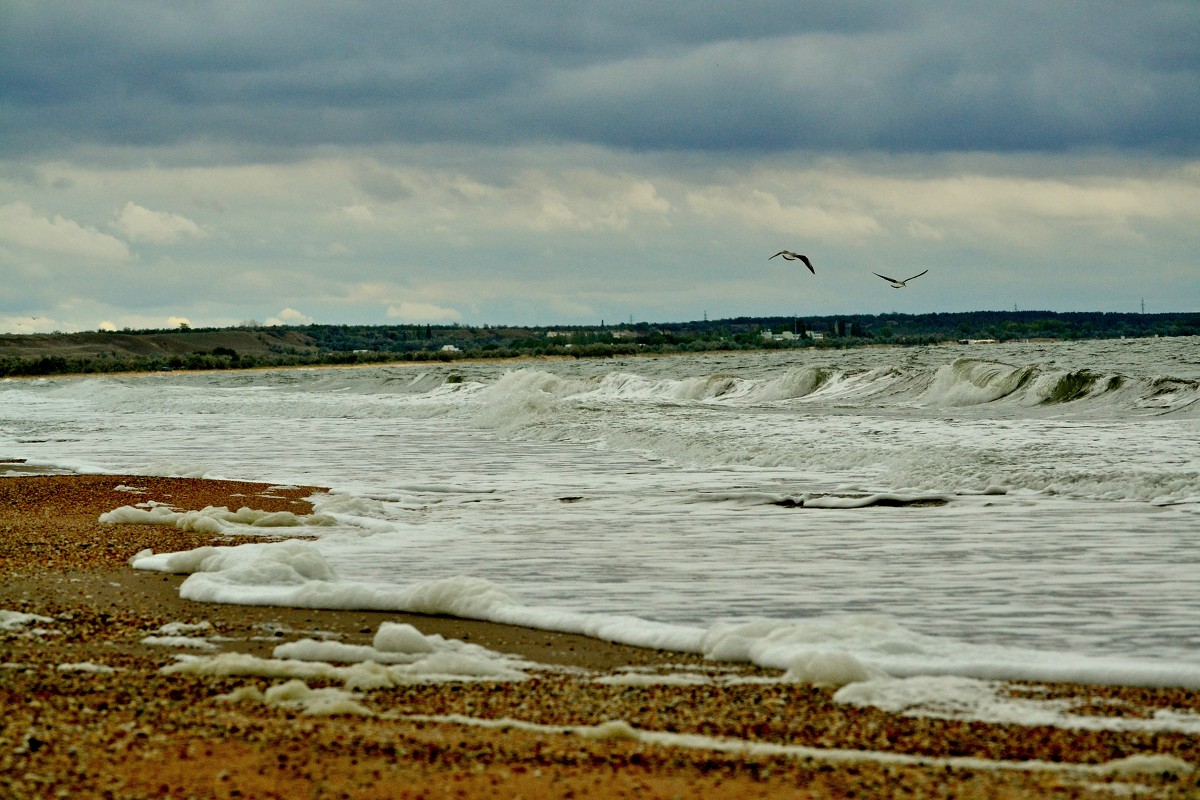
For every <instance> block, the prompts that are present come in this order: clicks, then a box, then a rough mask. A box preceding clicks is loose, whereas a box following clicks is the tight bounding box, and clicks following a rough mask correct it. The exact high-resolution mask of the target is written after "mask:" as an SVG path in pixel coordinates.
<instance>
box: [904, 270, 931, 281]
mask: <svg viewBox="0 0 1200 800" xmlns="http://www.w3.org/2000/svg"><path fill="white" fill-rule="evenodd" d="M925 272H929V270H925ZM925 272H918V273H917V274H916V275H913V276H912V278H905V279H904V282H905V283H908V282H909V281H911V280H912V279H913V278H919V277H921V276H922V275H924V274H925Z"/></svg>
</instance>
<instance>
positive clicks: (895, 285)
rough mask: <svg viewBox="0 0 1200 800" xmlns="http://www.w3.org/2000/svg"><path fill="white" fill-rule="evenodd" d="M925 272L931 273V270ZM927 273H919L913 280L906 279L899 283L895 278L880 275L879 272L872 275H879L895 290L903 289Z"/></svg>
mask: <svg viewBox="0 0 1200 800" xmlns="http://www.w3.org/2000/svg"><path fill="white" fill-rule="evenodd" d="M925 272H929V270H925ZM925 272H918V273H917V274H916V275H913V276H912V278H905V279H904V280H902V281H898V280H896V279H895V278H889V277H888V276H887V275H879V273H878V272H872V273H871V274H872V275H879V277H880V278H883V279H884V280H885V281H887V282H888V283H890V284H891V285H892V288H893V289H903V288H904V287H905V285H906V284H907V283H908V282H909V281H911V280H912V279H913V278H919V277H921V276H922V275H924V274H925Z"/></svg>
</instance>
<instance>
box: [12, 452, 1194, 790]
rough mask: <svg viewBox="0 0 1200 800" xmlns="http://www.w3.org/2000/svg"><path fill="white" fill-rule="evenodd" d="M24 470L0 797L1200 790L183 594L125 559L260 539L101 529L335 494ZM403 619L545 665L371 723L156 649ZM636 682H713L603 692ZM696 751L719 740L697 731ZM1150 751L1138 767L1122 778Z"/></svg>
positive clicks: (420, 696) (1061, 744)
mask: <svg viewBox="0 0 1200 800" xmlns="http://www.w3.org/2000/svg"><path fill="white" fill-rule="evenodd" d="M10 472H12V473H15V474H11V475H10V476H8V477H0V623H3V624H0V711H2V712H3V723H2V727H0V797H5V798H8V797H12V798H45V797H72V798H89V797H114V798H133V797H180V798H184V797H198V798H208V797H214V798H231V797H243V798H245V797H264V798H265V797H281V798H282V797H286V798H294V797H306V798H307V797H319V798H325V797H329V798H337V797H346V798H387V797H397V798H399V797H412V798H416V797H429V798H435V797H465V798H482V797H518V796H523V797H529V798H535V797H594V798H611V797H646V798H660V797H661V798H673V797H680V798H710V797H711V798H735V797H737V798H740V797H766V798H785V797H787V798H792V797H800V798H806V797H809V798H824V797H839V798H840V797H851V796H860V797H892V796H904V797H917V798H921V797H971V798H993V797H994V798H1018V797H1039V796H1050V795H1053V796H1055V797H1097V798H1099V797H1103V798H1113V797H1114V796H1126V795H1129V794H1136V796H1138V797H1194V796H1200V782H1198V781H1200V775H1198V774H1197V773H1195V772H1192V771H1190V769H1189V768H1188V766H1187V765H1200V737H1198V736H1194V735H1187V734H1181V733H1148V732H1144V731H1132V732H1120V733H1118V732H1109V731H1084V730H1065V729H1060V728H1054V727H1048V726H1033V727H1023V726H1016V725H992V724H985V723H979V722H969V721H944V720H932V719H921V718H913V717H906V716H901V715H896V714H889V713H885V712H883V711H880V710H877V709H870V708H867V709H859V708H854V707H848V706H844V705H840V704H837V703H834V702H833V690H832V689H828V688H819V687H812V686H807V685H799V684H793V683H781V682H778V681H775V680H771V681H768V682H761V681H759V682H756V681H755V680H754V679H757V678H771V679H774V678H777V677H778V674H777V673H770V672H768V671H763V670H758V669H754V668H750V667H746V666H745V665H733V664H718V663H712V662H705V661H704V660H702V659H700V658H698V657H695V656H688V655H683V654H679V653H667V652H659V651H653V650H644V649H639V648H632V647H625V646H620V645H614V644H611V643H606V642H602V641H598V640H594V639H589V638H586V637H581V636H570V635H562V634H555V633H547V632H544V631H534V630H527V629H522V628H514V627H510V626H504V625H495V624H491V623H484V622H478V621H471V620H460V619H455V618H450V617H435V616H422V615H411V614H397V613H379V612H355V611H319V610H309V609H287V608H264V607H245V606H223V605H210V604H200V603H194V602H191V601H187V600H182V599H180V597H179V594H178V587H179V584H180V582H181V580H182V579H181V578H180V577H179V576H172V575H162V574H158V573H146V572H140V571H137V570H133V569H132V568H130V567H129V566H128V561H129V558H130V557H131V556H132V555H134V554H135V553H137V552H139V551H141V550H143V549H146V548H152V549H153V550H155V551H156V552H167V551H176V550H184V549H191V548H194V547H199V546H203V545H210V544H213V545H218V546H220V545H228V544H235V543H238V542H239V541H241V540H238V539H230V538H225V537H213V536H212V535H211V534H200V533H195V532H186V531H180V530H177V529H175V528H172V527H162V526H149V525H124V524H122V525H106V524H101V523H99V522H98V519H97V518H98V517H99V515H100V514H101V513H103V512H105V511H109V510H112V509H114V508H117V507H119V506H123V505H132V504H134V503H139V502H147V501H155V502H160V503H166V504H169V505H172V506H173V507H175V508H177V509H179V510H190V509H200V508H204V507H205V506H209V505H212V506H226V507H228V508H231V509H236V508H239V507H241V506H248V507H250V508H254V509H259V510H264V511H279V510H287V511H293V512H295V513H307V512H308V511H310V510H311V508H310V506H309V505H308V504H307V502H305V500H304V498H305V497H307V496H309V495H310V494H311V493H312V492H314V491H316V490H317V487H289V488H283V487H270V486H268V485H266V484H254V483H242V482H229V481H210V480H196V479H178V478H150V477H138V476H92V475H87V476H85V475H51V476H43V475H28V474H19V473H20V470H16V469H13V470H10ZM254 540H255V541H261V538H260V537H254ZM3 612H17V613H20V614H30V615H37V617H39V618H41V619H33V618H21V619H18V618H17V617H15V616H14V615H13V614H11V613H10V614H8V615H7V616H6V615H5V614H4V613H3ZM5 620H7V622H5ZM384 621H389V622H408V623H409V624H412V625H414V626H415V627H416V628H418V629H419V630H420V631H422V632H423V633H426V634H441V635H442V636H444V637H446V638H452V639H461V640H464V641H468V642H471V643H474V644H478V645H482V646H484V647H487V648H489V649H491V650H496V651H499V652H504V653H512V654H514V655H517V656H520V657H521V658H523V659H526V660H529V661H533V662H536V663H537V664H541V665H544V669H542V668H537V669H532V670H528V672H529V674H530V678H529V679H528V680H524V681H515V682H506V683H498V682H469V683H467V682H455V683H436V684H413V685H404V686H395V687H389V688H386V689H375V690H368V691H362V692H361V693H360V695H361V696H360V698H359V701H360V704H361V706H362V707H363V709H364V710H365V711H366V712H368V714H341V715H330V716H313V715H308V714H304V713H302V712H301V711H299V710H296V709H290V708H280V707H276V706H268V705H264V704H262V703H254V702H228V701H225V700H222V699H220V697H221V696H222V695H227V694H230V693H232V692H235V691H237V690H245V689H246V687H254V688H256V689H258V690H261V691H266V690H267V689H269V688H271V687H272V686H277V685H278V684H281V683H283V681H281V680H272V679H266V678H257V677H246V676H236V677H222V676H197V675H188V674H164V673H162V672H161V671H160V670H162V668H163V667H165V666H168V665H170V664H173V663H175V662H176V660H177V659H176V653H177V652H179V651H178V650H177V649H172V648H164V647H162V646H156V645H151V644H145V643H143V641H142V640H143V639H144V638H145V637H147V636H149V635H151V634H154V633H155V632H157V631H158V630H159V629H160V628H161V627H162V626H163V625H165V624H167V623H172V622H184V623H200V622H207V623H209V624H210V625H211V626H212V627H211V629H210V630H208V631H206V635H207V636H209V637H210V639H211V638H216V637H220V640H219V642H218V646H219V647H220V649H221V650H223V651H239V652H246V653H252V654H255V655H258V656H260V657H263V658H269V657H270V655H271V651H272V649H273V648H274V646H275V645H277V644H280V643H282V642H286V641H291V640H294V639H297V638H300V637H301V636H304V635H311V634H313V633H314V632H319V633H320V634H321V635H323V636H326V637H330V638H334V639H336V640H338V641H342V642H347V643H353V644H367V643H370V641H371V638H372V636H373V635H374V633H375V631H376V629H377V628H378V626H379V624H380V623H381V622H384ZM628 667H637V668H638V669H639V670H642V671H645V672H650V673H654V672H662V673H664V674H672V673H676V672H678V671H680V670H687V671H689V672H690V673H691V674H693V675H704V676H708V677H709V678H711V679H712V680H711V681H710V682H708V683H705V684H700V685H697V684H678V683H676V684H663V683H659V684H651V685H629V684H628V683H625V684H622V683H615V684H614V683H605V682H602V681H598V680H597V679H599V678H604V677H605V676H612V675H614V674H617V675H619V674H626V673H627V672H628V670H627V669H624V668H628ZM731 676H737V677H739V678H742V679H744V680H742V681H740V682H737V681H733V682H731V681H729V680H728V679H729V678H730V677H731ZM321 685H323V684H320V683H318V682H313V683H312V688H319V687H320V686H321ZM1011 688H1012V691H1013V692H1015V693H1022V694H1032V695H1038V696H1050V697H1057V698H1064V699H1074V700H1076V701H1078V702H1079V703H1080V708H1081V709H1085V711H1080V710H1077V711H1076V713H1090V714H1096V715H1119V716H1126V717H1129V716H1150V715H1152V714H1153V713H1154V712H1155V711H1157V710H1171V711H1173V712H1175V713H1187V714H1196V713H1200V696H1198V695H1197V693H1195V692H1191V691H1185V690H1176V689H1139V688H1130V687H1104V686H1075V685H1059V684H1055V685H1037V686H1031V685H1014V686H1013V687H1011ZM501 720H507V721H508V722H504V723H499V722H497V721H501ZM611 720H618V721H621V722H622V723H626V724H627V726H632V729H634V730H636V731H645V732H652V733H653V734H655V735H658V739H657V740H648V739H652V738H653V737H651V736H645V735H643V736H641V737H640V738H632V736H631V733H632V731H631V728H630V727H627V726H626V725H616V726H608V727H597V726H603V725H604V724H605V723H607V722H609V721H611ZM487 721H492V722H493V723H495V724H497V725H499V726H500V727H484V725H485V724H486V723H487ZM690 734H696V735H700V736H703V737H709V738H705V739H702V740H688V739H685V738H683V736H684V735H690ZM739 745H749V746H757V745H768V746H777V747H778V748H780V749H778V750H777V751H776V752H767V751H766V748H763V747H760V748H759V749H760V750H763V751H764V752H743V751H739V750H738V746H739ZM788 747H793V748H794V747H806V748H813V749H812V750H811V751H804V753H803V754H798V753H797V752H790V753H789V752H788V751H786V749H785V748H788ZM1149 756H1161V757H1168V758H1166V759H1161V758H1160V759H1158V760H1154V759H1148V758H1145V757H1149ZM896 757H903V758H904V759H907V760H896ZM1130 757H1141V758H1142V760H1140V761H1139V760H1137V759H1136V758H1135V760H1134V761H1120V760H1121V759H1129V758H1130ZM889 759H892V761H889ZM1035 762H1037V763H1035ZM1041 762H1045V763H1041ZM1184 762H1186V763H1184Z"/></svg>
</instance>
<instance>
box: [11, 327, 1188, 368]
mask: <svg viewBox="0 0 1200 800" xmlns="http://www.w3.org/2000/svg"><path fill="white" fill-rule="evenodd" d="M1197 335H1200V313H1166V314H1138V313H1114V312H1053V311H973V312H956V313H938V314H877V315H870V314H850V315H839V316H808V317H738V318H734V319H721V320H707V319H705V320H701V321H694V322H671V323H649V322H638V323H634V322H629V323H617V324H606V323H605V322H603V321H602V322H600V324H598V325H579V326H574V325H555V326H545V327H518V326H507V325H480V326H470V325H458V324H454V325H432V324H420V325H295V326H262V325H259V324H257V323H255V322H253V321H249V322H246V323H244V324H242V325H238V326H234V327H230V328H189V327H186V326H183V327H179V328H171V329H159V330H129V329H126V330H121V331H89V332H80V333H42V334H8V335H0V376H38V375H60V374H97V373H113V372H145V371H166V370H209V369H252V368H257V367H281V366H305V365H318V364H379V363H387V362H398V361H454V360H459V359H483V358H486V359H501V358H520V357H567V358H613V357H621V356H634V355H648V354H661V353H697V352H707V351H720V350H761V349H780V348H805V347H816V348H822V347H824V348H848V347H862V346H867V345H894V346H919V345H941V344H970V343H987V342H1007V341H1032V340H1040V341H1065V340H1073V339H1105V338H1137V337H1148V336H1197Z"/></svg>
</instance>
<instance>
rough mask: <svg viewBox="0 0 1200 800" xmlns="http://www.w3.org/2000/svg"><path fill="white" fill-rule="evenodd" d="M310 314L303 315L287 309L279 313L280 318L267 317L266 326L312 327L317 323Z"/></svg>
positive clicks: (292, 309)
mask: <svg viewBox="0 0 1200 800" xmlns="http://www.w3.org/2000/svg"><path fill="white" fill-rule="evenodd" d="M315 321H316V320H314V319H313V318H312V317H310V316H309V315H308V314H304V313H301V312H299V311H297V310H296V309H294V308H285V309H284V310H283V311H280V312H279V316H276V317H267V321H266V324H267V325H268V326H275V325H311V324H313V322H315Z"/></svg>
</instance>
